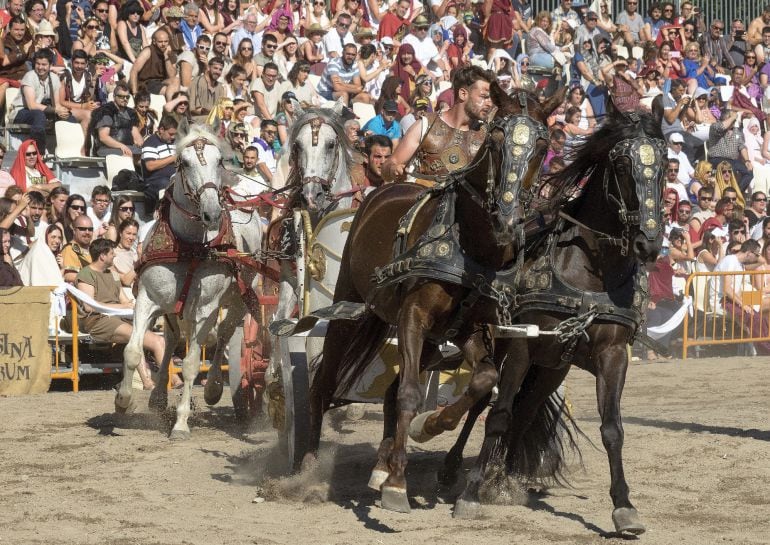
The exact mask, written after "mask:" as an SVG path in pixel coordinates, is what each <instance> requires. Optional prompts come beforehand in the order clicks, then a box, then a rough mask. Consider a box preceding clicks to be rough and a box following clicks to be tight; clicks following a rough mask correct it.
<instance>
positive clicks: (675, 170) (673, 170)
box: [668, 168, 679, 172]
mask: <svg viewBox="0 0 770 545" xmlns="http://www.w3.org/2000/svg"><path fill="white" fill-rule="evenodd" d="M668 171H669V172H679V169H678V168H670V169H668Z"/></svg>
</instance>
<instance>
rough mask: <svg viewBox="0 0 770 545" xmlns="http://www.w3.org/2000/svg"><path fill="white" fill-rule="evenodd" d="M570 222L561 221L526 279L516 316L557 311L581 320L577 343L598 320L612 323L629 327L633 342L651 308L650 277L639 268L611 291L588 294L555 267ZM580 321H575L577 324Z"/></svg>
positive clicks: (519, 293) (563, 337)
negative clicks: (567, 279) (566, 226)
mask: <svg viewBox="0 0 770 545" xmlns="http://www.w3.org/2000/svg"><path fill="white" fill-rule="evenodd" d="M565 225H566V221H565V220H564V219H559V221H558V222H557V224H556V227H555V228H554V230H553V231H552V232H551V233H550V234H549V235H548V242H547V244H546V247H545V250H544V251H543V253H542V255H541V256H540V257H539V258H538V259H537V260H536V261H535V263H534V264H533V265H532V267H530V269H529V270H527V272H526V273H525V274H524V275H523V276H522V278H521V281H520V282H519V284H518V287H517V295H516V310H515V312H514V317H516V316H518V315H520V314H522V313H524V312H532V311H543V312H555V313H558V314H568V315H571V316H572V317H579V318H580V320H579V322H580V325H579V326H578V328H577V330H575V331H573V332H572V333H576V335H575V340H577V339H578V338H579V335H581V334H582V333H583V332H584V331H585V330H586V329H588V326H589V325H590V324H591V322H593V321H594V320H600V321H604V322H612V323H616V324H620V325H623V326H626V327H628V328H629V330H630V331H631V333H630V335H629V342H632V340H633V339H634V337H635V336H636V332H637V329H638V328H639V326H640V325H641V324H642V322H643V320H644V312H645V308H646V307H647V299H648V288H647V276H646V275H645V274H644V271H643V270H642V269H641V268H640V267H638V265H637V266H635V267H634V270H632V271H629V272H630V274H629V277H628V279H627V281H626V282H624V283H623V284H621V285H620V286H617V287H616V288H614V289H612V291H611V292H608V291H602V292H595V291H586V290H584V289H578V288H575V287H574V286H571V285H570V284H568V283H567V282H566V281H565V280H564V278H563V277H562V275H561V274H560V273H559V271H558V270H557V269H556V267H555V266H554V264H555V263H556V250H557V248H558V246H559V235H561V234H562V233H563V232H564V227H565ZM577 323H578V322H574V324H577ZM570 337H571V335H570V332H567V331H564V334H563V335H560V340H562V341H568V340H571V338H570Z"/></svg>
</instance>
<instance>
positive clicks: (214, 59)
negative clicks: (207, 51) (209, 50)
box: [209, 55, 225, 66]
mask: <svg viewBox="0 0 770 545" xmlns="http://www.w3.org/2000/svg"><path fill="white" fill-rule="evenodd" d="M215 64H218V65H220V66H224V65H225V60H224V59H223V58H222V57H220V56H218V55H217V56H215V57H211V58H210V59H209V66H213V65H215Z"/></svg>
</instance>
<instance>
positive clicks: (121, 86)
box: [112, 80, 676, 96]
mask: <svg viewBox="0 0 770 545" xmlns="http://www.w3.org/2000/svg"><path fill="white" fill-rule="evenodd" d="M674 81H676V80H674ZM119 90H120V91H123V92H124V93H128V94H131V89H129V88H128V83H126V82H125V81H119V82H117V83H116V84H115V90H114V91H113V92H112V95H113V96H115V93H117V92H118V91H119Z"/></svg>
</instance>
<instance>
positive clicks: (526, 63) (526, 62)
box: [521, 61, 529, 66]
mask: <svg viewBox="0 0 770 545" xmlns="http://www.w3.org/2000/svg"><path fill="white" fill-rule="evenodd" d="M521 65H522V66H529V61H521Z"/></svg>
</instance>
